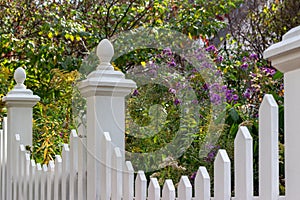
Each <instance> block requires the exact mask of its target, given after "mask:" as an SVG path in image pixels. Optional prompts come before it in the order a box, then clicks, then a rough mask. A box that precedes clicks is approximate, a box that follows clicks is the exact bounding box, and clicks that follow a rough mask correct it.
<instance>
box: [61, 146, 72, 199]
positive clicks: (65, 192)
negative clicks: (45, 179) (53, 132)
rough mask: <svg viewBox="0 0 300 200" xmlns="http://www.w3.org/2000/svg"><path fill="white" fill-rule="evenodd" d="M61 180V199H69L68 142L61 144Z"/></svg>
mask: <svg viewBox="0 0 300 200" xmlns="http://www.w3.org/2000/svg"><path fill="white" fill-rule="evenodd" d="M62 160H63V163H62V174H63V175H62V181H61V195H62V199H63V200H69V188H70V187H69V183H70V149H69V145H68V144H64V145H63V150H62Z"/></svg>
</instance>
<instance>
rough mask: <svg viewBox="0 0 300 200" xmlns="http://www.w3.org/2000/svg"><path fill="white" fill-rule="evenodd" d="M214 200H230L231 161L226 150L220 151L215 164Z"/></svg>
mask: <svg viewBox="0 0 300 200" xmlns="http://www.w3.org/2000/svg"><path fill="white" fill-rule="evenodd" d="M214 197H215V198H214V200H230V197H231V172H230V160H229V157H228V155H227V153H226V151H225V150H224V149H220V150H219V151H218V154H217V156H216V159H215V162H214Z"/></svg>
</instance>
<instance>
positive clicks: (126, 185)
mask: <svg viewBox="0 0 300 200" xmlns="http://www.w3.org/2000/svg"><path fill="white" fill-rule="evenodd" d="M123 178H124V179H123V199H124V200H133V196H134V195H133V193H134V189H133V185H134V169H133V167H132V164H131V162H130V161H126V162H125V168H124V173H123Z"/></svg>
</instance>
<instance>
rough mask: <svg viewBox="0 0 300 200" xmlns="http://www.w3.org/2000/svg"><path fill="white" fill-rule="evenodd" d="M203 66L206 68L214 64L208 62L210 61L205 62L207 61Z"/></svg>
mask: <svg viewBox="0 0 300 200" xmlns="http://www.w3.org/2000/svg"><path fill="white" fill-rule="evenodd" d="M203 67H204V68H211V67H212V65H211V64H210V63H208V62H205V63H203Z"/></svg>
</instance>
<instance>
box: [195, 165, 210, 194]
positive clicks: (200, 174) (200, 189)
mask: <svg viewBox="0 0 300 200" xmlns="http://www.w3.org/2000/svg"><path fill="white" fill-rule="evenodd" d="M194 190H195V200H209V199H210V177H209V174H208V172H207V170H206V168H205V167H199V169H198V170H197V174H196V178H195V186H194Z"/></svg>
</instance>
